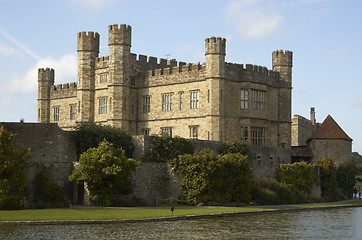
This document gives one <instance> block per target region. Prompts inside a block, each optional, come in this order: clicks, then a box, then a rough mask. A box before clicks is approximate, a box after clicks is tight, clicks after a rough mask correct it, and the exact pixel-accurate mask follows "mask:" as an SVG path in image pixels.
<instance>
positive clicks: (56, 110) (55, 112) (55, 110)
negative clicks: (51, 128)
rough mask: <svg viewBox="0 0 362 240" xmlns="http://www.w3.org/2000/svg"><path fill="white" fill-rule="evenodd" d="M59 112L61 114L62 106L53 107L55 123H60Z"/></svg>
mask: <svg viewBox="0 0 362 240" xmlns="http://www.w3.org/2000/svg"><path fill="white" fill-rule="evenodd" d="M59 112H60V106H55V107H53V121H54V122H58V121H59Z"/></svg>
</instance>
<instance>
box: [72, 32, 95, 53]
mask: <svg viewBox="0 0 362 240" xmlns="http://www.w3.org/2000/svg"><path fill="white" fill-rule="evenodd" d="M77 51H78V52H79V51H93V52H97V53H98V52H99V34H98V33H97V32H96V33H94V32H88V33H87V32H79V33H78V34H77Z"/></svg>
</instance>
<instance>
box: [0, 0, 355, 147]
mask: <svg viewBox="0 0 362 240" xmlns="http://www.w3.org/2000/svg"><path fill="white" fill-rule="evenodd" d="M361 12H362V1H360V0H345V1H340V0H234V1H229V0H184V1H172V0H50V1H49V0H32V1H29V0H11V1H4V0H2V3H1V5H0V121H1V122H18V121H20V119H24V121H25V122H36V121H37V72H38V68H46V67H50V68H54V69H55V84H60V83H68V82H75V81H76V76H77V49H76V48H77V37H76V34H77V33H78V32H82V31H93V32H98V33H99V34H100V36H101V40H100V41H101V42H100V56H107V55H108V26H109V25H112V24H128V25H131V27H132V48H131V52H133V53H136V54H142V55H147V56H154V57H157V58H168V59H176V60H178V61H183V62H191V63H197V62H201V63H202V62H205V49H204V48H205V45H204V40H205V38H208V37H212V36H216V37H224V38H226V61H227V62H232V63H240V64H255V65H261V66H266V67H267V68H268V69H271V68H272V66H271V65H272V52H273V51H275V50H280V49H283V50H290V51H293V79H292V86H293V90H292V114H293V115H294V114H298V115H301V116H304V117H306V118H309V116H310V108H311V107H315V109H316V119H317V122H323V120H324V119H325V118H326V117H327V116H328V115H331V116H332V117H333V118H334V119H335V120H336V122H337V123H338V124H339V125H340V126H341V127H342V128H343V130H344V131H345V132H346V133H347V134H348V135H349V136H350V137H351V138H352V139H353V145H352V148H353V149H352V150H353V151H356V152H359V153H362V71H361V70H362V31H361V24H362V14H361Z"/></svg>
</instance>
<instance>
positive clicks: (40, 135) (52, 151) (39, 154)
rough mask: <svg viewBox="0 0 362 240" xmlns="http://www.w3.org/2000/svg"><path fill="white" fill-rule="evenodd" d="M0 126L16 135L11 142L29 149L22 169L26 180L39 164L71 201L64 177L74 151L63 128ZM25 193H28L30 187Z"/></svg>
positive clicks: (3, 124)
mask: <svg viewBox="0 0 362 240" xmlns="http://www.w3.org/2000/svg"><path fill="white" fill-rule="evenodd" d="M0 126H4V127H5V129H6V130H7V131H9V132H11V133H13V134H16V136H15V138H14V141H13V143H14V144H15V145H16V146H23V147H25V148H27V149H29V150H30V153H31V159H30V160H29V165H28V167H27V169H26V176H27V180H28V182H31V181H32V180H33V179H34V177H35V176H36V174H37V171H38V170H39V169H38V167H37V164H38V163H42V164H44V166H46V167H48V169H49V171H50V178H51V179H52V180H53V181H54V182H56V183H57V184H58V185H59V186H61V187H63V188H64V190H65V193H66V194H67V197H68V198H69V199H70V200H73V201H74V199H72V197H73V184H72V183H71V182H69V180H68V176H69V175H70V174H71V173H72V171H73V169H74V168H73V162H74V161H76V160H77V152H76V148H75V144H74V142H73V139H72V137H71V133H70V132H66V131H63V130H62V129H60V128H59V127H58V125H57V124H54V123H48V124H37V123H0ZM29 187H31V185H30V186H29ZM29 192H32V191H31V189H29Z"/></svg>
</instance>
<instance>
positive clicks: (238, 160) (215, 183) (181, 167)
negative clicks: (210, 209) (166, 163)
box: [170, 149, 251, 203]
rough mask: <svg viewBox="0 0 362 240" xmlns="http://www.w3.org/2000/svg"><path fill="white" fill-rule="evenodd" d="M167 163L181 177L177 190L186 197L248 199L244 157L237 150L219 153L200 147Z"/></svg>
mask: <svg viewBox="0 0 362 240" xmlns="http://www.w3.org/2000/svg"><path fill="white" fill-rule="evenodd" d="M170 164H171V165H172V166H173V167H174V169H175V171H176V172H177V173H178V174H179V175H180V176H181V177H182V178H183V183H182V185H181V190H182V191H183V195H184V197H185V198H186V199H189V200H190V199H193V198H196V199H197V202H198V203H208V202H218V203H229V202H244V203H249V202H250V178H251V171H250V165H249V159H248V157H245V156H242V155H241V154H237V153H236V154H227V155H224V156H220V155H216V154H215V153H214V152H212V151H211V150H209V149H204V150H202V151H201V152H199V153H195V154H193V155H191V154H186V155H180V156H179V157H178V158H176V159H172V160H170Z"/></svg>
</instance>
